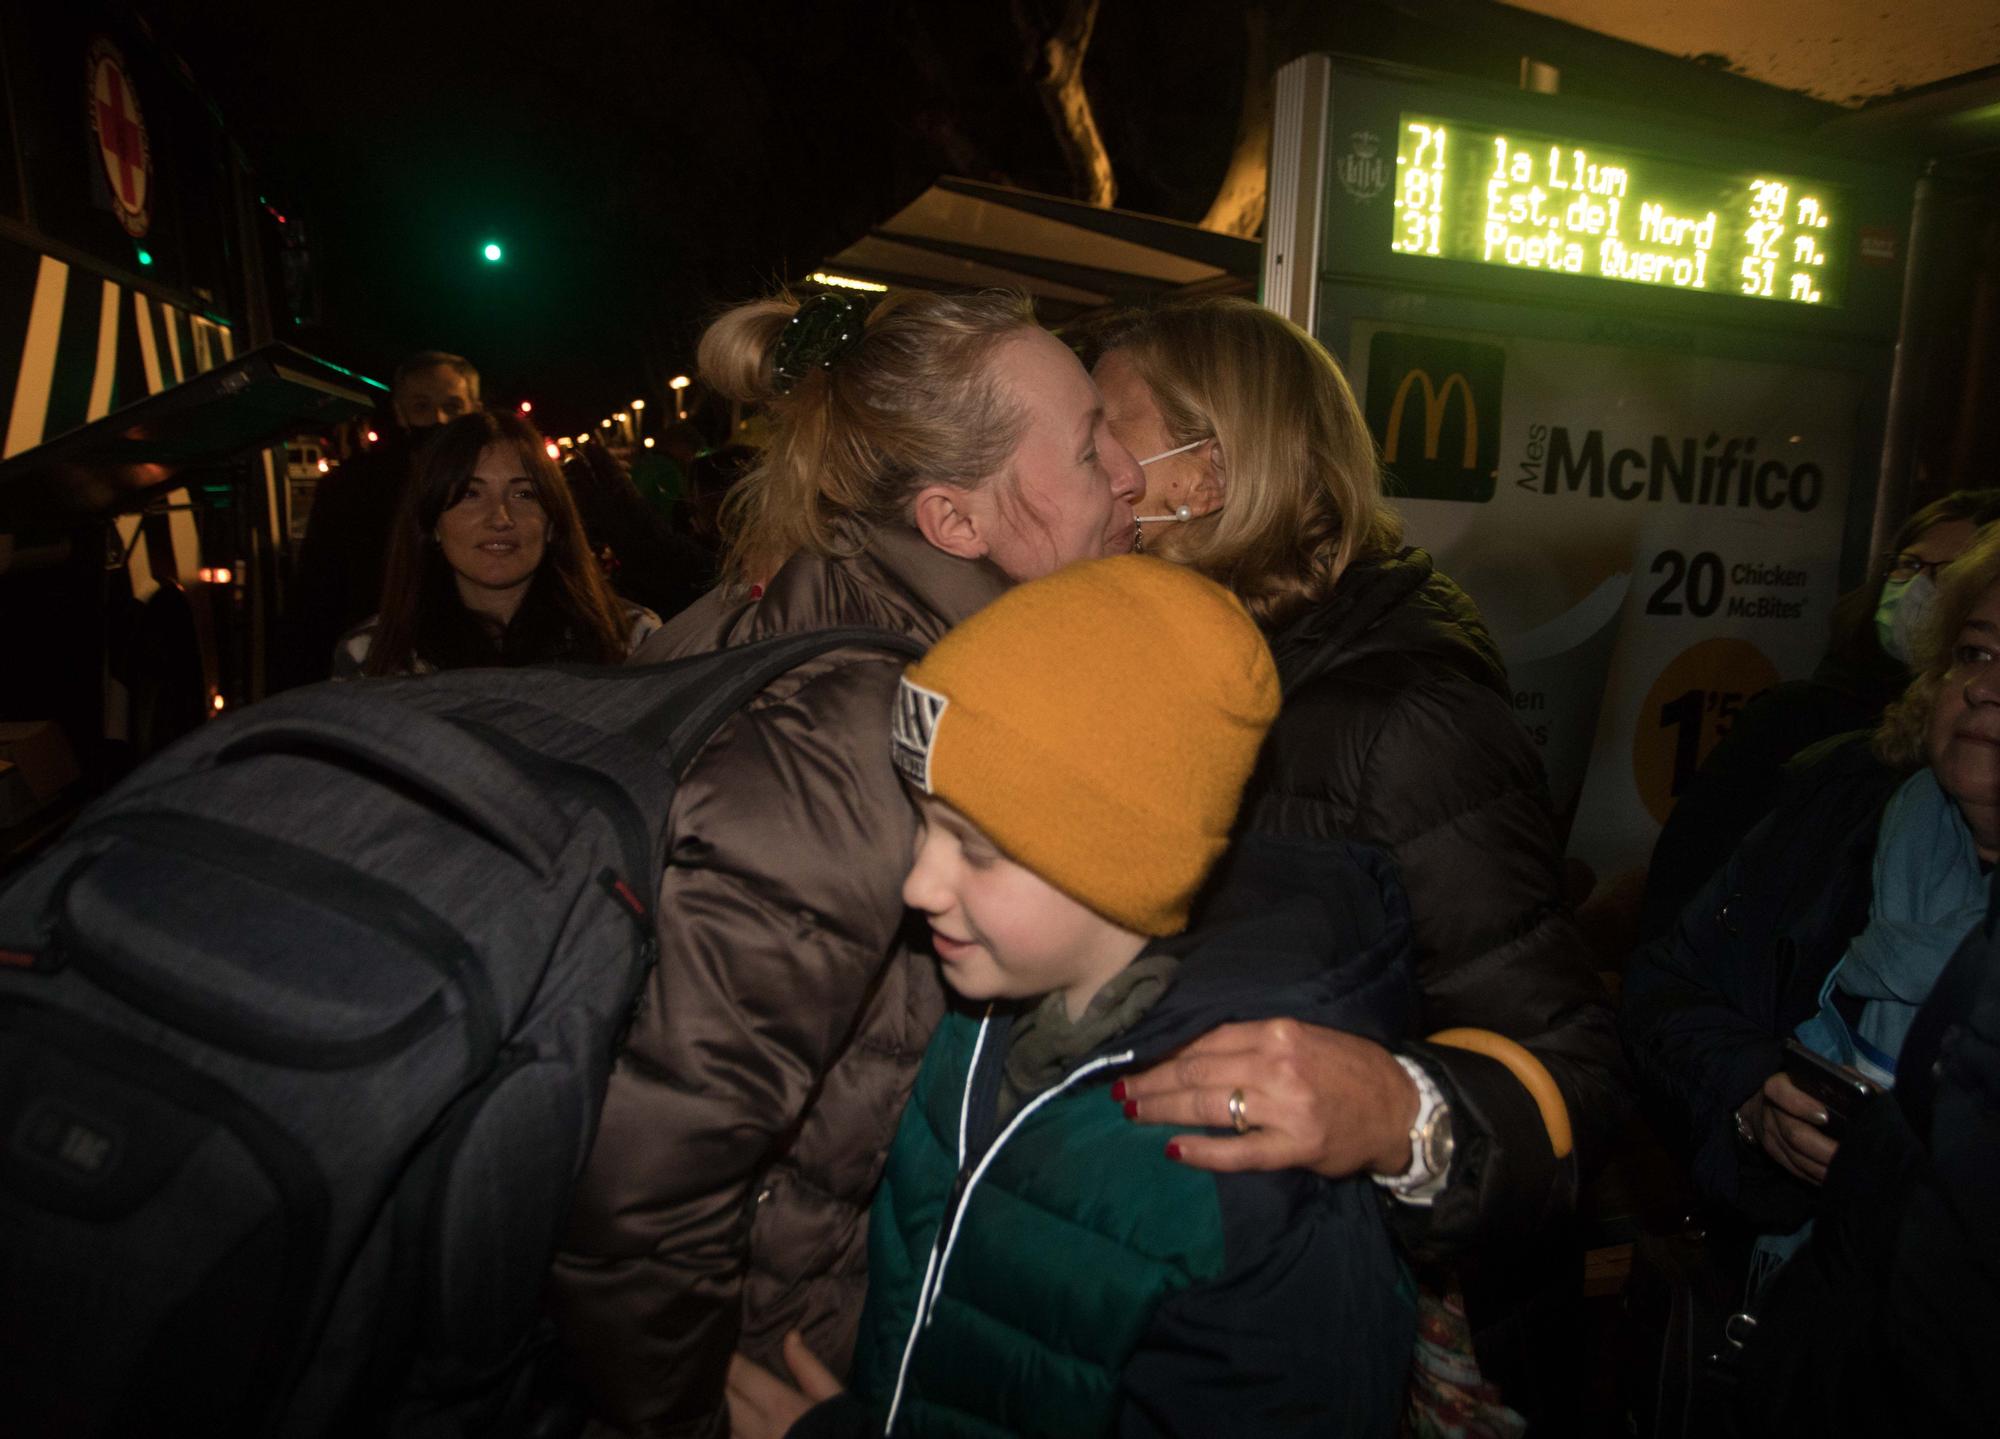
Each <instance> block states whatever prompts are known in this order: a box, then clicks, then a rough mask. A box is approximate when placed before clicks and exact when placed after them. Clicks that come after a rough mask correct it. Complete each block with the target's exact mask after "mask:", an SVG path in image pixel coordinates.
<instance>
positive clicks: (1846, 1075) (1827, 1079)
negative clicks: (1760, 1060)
mask: <svg viewBox="0 0 2000 1439" xmlns="http://www.w3.org/2000/svg"><path fill="white" fill-rule="evenodd" d="M1785 1077H1786V1078H1787V1079H1789V1080H1791V1081H1792V1083H1793V1084H1795V1085H1797V1086H1798V1087H1799V1088H1800V1089H1802V1090H1804V1091H1805V1092H1806V1093H1807V1094H1810V1095H1811V1096H1812V1097H1813V1098H1814V1099H1817V1100H1818V1101H1819V1102H1820V1103H1821V1104H1824V1105H1825V1106H1826V1113H1827V1120H1828V1123H1827V1130H1828V1132H1829V1133H1834V1132H1837V1131H1838V1130H1839V1129H1842V1128H1845V1121H1847V1120H1848V1119H1851V1118H1853V1116H1854V1111H1855V1110H1857V1109H1859V1108H1860V1107H1861V1104H1862V1102H1863V1101H1864V1100H1867V1099H1870V1098H1873V1097H1874V1096H1875V1095H1877V1094H1880V1093H1881V1092H1882V1091H1881V1090H1880V1089H1879V1088H1878V1087H1876V1086H1875V1085H1873V1084H1870V1083H1869V1082H1868V1081H1867V1080H1865V1079H1863V1078H1862V1077H1861V1076H1860V1075H1858V1074H1853V1073H1850V1072H1849V1071H1848V1070H1846V1069H1843V1068H1841V1066H1839V1065H1838V1064H1835V1063H1834V1062H1833V1061H1832V1060H1830V1059H1828V1058H1826V1056H1824V1055H1821V1054H1815V1053H1814V1052H1813V1051H1812V1050H1810V1049H1807V1048H1806V1047H1805V1046H1804V1045H1803V1044H1801V1043H1799V1042H1798V1041H1797V1040H1796V1039H1787V1040H1786V1041H1785Z"/></svg>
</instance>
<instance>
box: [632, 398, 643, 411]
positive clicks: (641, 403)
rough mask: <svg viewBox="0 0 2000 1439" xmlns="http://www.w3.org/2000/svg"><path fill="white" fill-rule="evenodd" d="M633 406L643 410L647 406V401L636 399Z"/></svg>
mask: <svg viewBox="0 0 2000 1439" xmlns="http://www.w3.org/2000/svg"><path fill="white" fill-rule="evenodd" d="M632 408H633V409H635V410H643V409H645V408H646V402H645V401H644V400H634V401H633V402H632Z"/></svg>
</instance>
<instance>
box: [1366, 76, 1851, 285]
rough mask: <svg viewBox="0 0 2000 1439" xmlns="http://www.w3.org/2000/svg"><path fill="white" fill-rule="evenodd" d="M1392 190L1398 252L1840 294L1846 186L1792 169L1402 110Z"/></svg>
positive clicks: (1633, 279) (1661, 281)
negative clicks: (1718, 162) (1723, 162)
mask: <svg viewBox="0 0 2000 1439" xmlns="http://www.w3.org/2000/svg"><path fill="white" fill-rule="evenodd" d="M1395 201H1396V203H1395V230H1394V234H1393V236H1392V237H1391V240H1390V244H1389V248H1390V249H1391V250H1393V251H1395V252H1396V253H1397V254H1401V255H1422V256H1436V257H1438V258H1440V259H1446V260H1469V261H1471V262H1473V263H1474V264H1481V265H1501V266H1506V267H1508V268H1511V269H1517V270H1542V271H1547V272H1549V273H1552V274H1558V275H1588V276H1592V277H1594V278H1596V279H1600V280H1619V281H1623V282H1625V283H1627V284H1635V285H1650V286H1652V287H1653V288H1655V289H1663V290H1701V291H1705V292H1707V293H1709V294H1716V295H1738V296H1743V297H1745V298H1752V299H1762V300H1786V301H1790V302H1792V303H1794V304H1800V305H1823V306H1837V305H1839V304H1840V302H1841V292H1842V280H1843V277H1844V273H1845V251H1846V246H1847V245H1848V243H1849V237H1848V233H1847V229H1848V216H1847V203H1846V198H1845V196H1844V194H1843V193H1842V191H1841V189H1840V187H1838V186H1835V185H1827V184H1822V183H1820V182H1818V181H1813V180H1806V179H1802V178H1800V177H1799V176H1796V175H1783V174H1777V173H1774V172H1771V171H1742V170H1723V169H1718V168H1715V167H1712V166H1702V165H1694V164H1686V163H1683V162H1681V161H1678V160H1666V159H1661V158H1659V157H1657V156H1653V155H1647V154H1642V153H1639V152H1636V151H1630V150H1610V149H1606V148H1605V147H1603V146H1601V145H1590V144H1583V143H1579V142H1577V141H1576V140H1573V139H1562V138H1559V137H1557V136H1553V135H1538V134H1532V133H1529V132H1526V131H1518V130H1507V131H1501V130H1494V129H1490V128H1487V127H1483V126H1479V125H1470V124H1462V123H1460V122H1458V121H1456V120H1440V119H1434V118H1431V117H1427V116H1420V115H1409V114H1406V115H1404V116H1403V117H1402V125H1401V129H1400V130H1399V132H1398V136H1397V144H1396V194H1395Z"/></svg>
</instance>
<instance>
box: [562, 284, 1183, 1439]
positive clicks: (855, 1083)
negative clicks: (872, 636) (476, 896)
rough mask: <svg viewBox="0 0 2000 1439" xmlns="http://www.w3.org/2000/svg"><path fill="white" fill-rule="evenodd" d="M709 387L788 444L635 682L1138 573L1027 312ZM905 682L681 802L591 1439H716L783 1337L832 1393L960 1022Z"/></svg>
mask: <svg viewBox="0 0 2000 1439" xmlns="http://www.w3.org/2000/svg"><path fill="white" fill-rule="evenodd" d="M700 366H701V373H702V377H703V379H704V380H705V381H706V382H707V383H708V384H709V385H711V386H713V387H714V388H715V389H717V390H718V391H720V392H721V393H723V394H725V395H728V396H730V397H732V398H735V399H738V400H743V401H751V402H757V403H761V404H763V405H765V406H767V407H768V409H769V412H770V414H771V417H772V419H773V422H774V434H773V438H772V441H771V443H770V445H769V446H768V447H767V448H766V449H765V450H764V451H763V453H762V455H761V456H760V457H759V458H758V460H757V461H756V462H755V464H754V465H753V467H752V468H751V469H750V471H749V472H748V473H747V474H746V475H745V476H744V477H743V478H742V479H741V480H740V481H738V482H737V484H736V485H735V486H734V487H733V489H732V493H731V495H730V498H729V501H728V504H727V507H726V509H725V518H724V529H725V537H726V542H727V547H726V551H725V557H724V561H723V572H724V577H723V581H722V583H721V585H720V586H719V587H718V588H717V589H715V590H714V591H713V592H711V593H710V594H709V595H708V596H707V597H706V598H704V599H702V600H700V601H698V602H697V603H696V604H695V605H694V606H693V607H692V608H691V609H689V610H688V611H686V612H684V613H683V614H681V615H680V616H678V617H677V618H676V619H675V620H673V621H672V622H671V623H669V625H668V626H667V627H666V628H665V629H664V630H662V631H661V632H660V633H659V634H658V635H656V636H655V637H654V639H653V640H652V641H649V642H648V644H647V645H646V646H645V647H644V648H643V649H642V650H641V651H640V653H639V655H638V658H639V659H640V660H641V661H648V660H665V659H670V658H675V657H679V656H682V655H689V654H696V653H701V652H705V651H710V650H714V649H719V648H723V647H726V646H731V645H740V644H747V643H750V642H752V641H756V640H761V639H765V638H768V637H771V636H776V635H782V634H790V633H799V632H804V631H810V630H820V629H828V628H833V627H839V626H856V625H865V626H871V627H875V628H881V629H888V630H892V631H895V632H897V633H899V634H902V635H906V636H910V637H912V638H914V639H916V640H917V641H919V642H921V643H924V644H928V643H930V642H932V641H934V640H936V639H937V638H938V637H939V636H940V635H942V634H943V633H944V632H945V631H946V630H947V629H949V628H951V626H953V625H954V624H956V623H957V622H958V621H960V620H962V619H964V618H966V617H967V616H968V615H970V614H971V613H972V612H973V611H975V610H976V609H978V608H979V607H980V606H981V605H983V604H984V603H986V601H987V600H989V599H991V598H992V597H994V596H995V595H997V594H998V593H1000V592H1001V591H1002V589H1004V588H1005V587H1006V586H1007V585H1008V584H1009V583H1010V582H1012V581H1019V580H1026V579H1032V578H1035V577H1038V576H1040V575H1044V574H1048V573H1050V572H1052V571H1053V570H1055V569H1057V568H1059V567H1061V566H1062V565H1064V564H1067V563H1069V562H1070V561H1072V560H1078V559H1086V558H1094V557H1097V556H1101V555H1106V554H1114V553H1119V552H1122V551H1126V550H1129V549H1131V547H1132V545H1133V540H1134V535H1135V533H1136V529H1135V526H1134V524H1133V509H1132V506H1133V502H1134V501H1135V500H1136V499H1137V498H1138V496H1139V493H1140V490H1141V488H1142V485H1143V482H1142V477H1141V475H1140V472H1139V469H1138V467H1137V465H1136V464H1134V463H1133V460H1132V457H1131V456H1130V455H1129V454H1128V453H1127V452H1126V451H1125V449H1124V448H1123V447H1122V446H1121V445H1120V444H1119V443H1118V442H1117V441H1116V440H1115V439H1114V438H1112V436H1111V434H1110V433H1109V430H1108V428H1107V426H1106V424H1105V420H1104V410H1103V404H1102V401H1101V400H1100V399H1099V397H1098V394H1097V390H1096V387H1095V386H1094V385H1093V384H1092V383H1091V380H1090V377H1089V375H1088V374H1087V373H1086V372H1085V371H1084V369H1083V367H1082V365H1081V364H1080V363H1079V362H1078V361H1077V359H1076V357H1075V356H1074V355H1073V354H1071V352H1070V351H1069V350H1068V349H1066V348H1065V347H1064V346H1063V345H1062V344H1061V343H1060V342H1059V341H1057V340H1056V339H1055V338H1054V337H1053V336H1051V335H1049V334H1048V333H1046V332H1045V331H1043V330H1042V329H1041V328H1040V327H1039V326H1038V325H1037V324H1036V323H1035V320H1034V317H1033V313H1032V311H1031V309H1030V308H1029V306H1028V304H1027V302H1026V301H1025V300H1024V299H1022V298H1021V297H1019V296H1014V295H1007V294H982V295H972V296H952V295H943V294H931V293H921V292H902V293H896V292H892V293H890V294H889V295H886V296H883V297H881V298H880V299H879V300H878V301H873V302H872V303H871V300H870V299H868V298H864V297H850V296H847V295H842V294H835V293H828V294H822V295H818V296H815V297H813V298H812V299H809V300H807V301H805V302H804V303H803V304H800V303H798V302H797V301H795V300H794V299H792V298H790V297H780V298H778V299H773V300H766V301H761V302H758V303H755V304H750V305H744V306H741V307H739V308H737V309H734V310H731V311H729V312H727V313H726V314H724V315H723V316H722V317H721V318H720V319H718V320H717V321H716V322H715V324H714V325H713V326H711V327H710V329H709V331H708V332H707V334H706V335H705V336H704V337H703V340H702V344H701V352H700ZM904 662H905V657H904V656H903V655H900V654H894V653H891V652H889V651H887V650H886V649H879V648H872V647H868V646H854V647H849V648H843V649H840V650H836V651H834V652H832V653H830V654H828V655H825V656H823V657H822V658H819V659H816V660H812V661H809V662H807V663H805V664H803V665H801V666H799V667H798V668H797V669H795V670H793V671H792V672H791V673H790V674H788V675H786V676H785V677H784V678H783V679H781V680H779V681H777V682H776V683H774V684H773V685H771V686H770V687H769V688H767V689H766V690H765V691H764V692H763V693H762V694H760V695H759V696H758V697H757V698H756V699H755V700H753V701H752V702H751V703H750V704H749V705H748V706H747V707H746V708H745V709H743V710H742V711H741V712H739V713H738V714H737V715H736V716H735V717H734V718H733V719H731V720H730V721H728V722H727V723H725V724H724V725H723V726H722V728H721V729H720V730H718V731H717V733H716V735H715V737H714V738H713V739H712V740H711V741H710V742H709V743H708V745H707V746H706V748H704V749H703V750H702V752H701V753H700V755H699V756H698V757H697V758H696V760H695V761H694V763H693V765H692V766H691V767H690V769H689V770H688V772H687V774H686V775H685V777H684V778H683V780H682V782H681V786H680V789H679V792H678V793H677V795H676V797H675V799H674V805H673V813H672V816H671V826H670V832H671V834H672V835H673V846H672V853H671V859H670V862H669V864H668V867H667V870H666V873H665V874H664V876H663V877H662V879H661V884H660V896H659V929H660V958H659V963H658V965H657V967H656V968H655V970H654V972H653V975H652V977H651V978H650V980H649V981H648V984H647V988H646V990H645V992H644V994H643V996H642V998H641V1001H640V1005H639V1007H638V1010H637V1016H636V1019H635V1021H634V1023H633V1026H632V1029H631V1031H630V1033H629V1034H628V1036H627V1038H626V1040H625V1044H624V1048H623V1051H622V1053H621V1055H620V1058H619V1061H618V1064H617V1066H616V1069H615V1071H614V1073H613V1075H612V1079H611V1083H610V1088H609V1091H608V1094H607V1097H606V1100H605V1104H604V1109H603V1115H602V1120H601V1123H600V1127H599V1130H598V1134H597V1139H596V1145H595V1148H594V1150H593V1152H592V1154H591V1158H590V1161H589V1163H588V1165H587V1167H586V1171H585V1174H584V1176H583V1180H582V1184H581V1188H580V1191H579V1194H578V1198H577V1202H576V1205H575V1209H574V1212H573V1214H572V1218H571V1221H570V1225H569V1228H568V1232H567V1234H566V1235H565V1237H564V1240H563V1245H562V1253H561V1254H560V1255H559V1257H558V1260H557V1264H556V1269H555V1275H554V1283H553V1302H554V1308H555V1311H556V1314H557V1318H558V1322H559V1324H560V1326H561V1328H562V1330H563V1332H564V1338H565V1341H566V1344H567V1347H568V1349H569V1351H570V1354H571V1356H572V1359H573V1362H574V1366H575V1368H576V1370H577V1372H578V1373H579V1374H580V1376H581V1377H582V1379H583V1380H584V1383H585V1385H586V1388H587V1389H588V1391H589V1395H590V1398H591V1401H592V1407H593V1409H594V1411H595V1414H596V1417H597V1419H598V1421H599V1423H600V1425H601V1426H603V1427H602V1428H601V1430H600V1432H623V1433H628V1434H634V1435H668V1434H672V1435H684V1434H685V1435H693V1434H709V1433H721V1432H723V1431H724V1429H725V1428H726V1424H727V1420H726V1416H725V1413H724V1406H723V1382H724V1375H725V1372H726V1370H727V1368H728V1364H729V1360H730V1357H731V1355H732V1354H733V1353H735V1352H737V1351H738V1350H739V1349H740V1350H741V1352H743V1353H744V1354H745V1355H747V1356H748V1357H749V1358H751V1359H753V1360H756V1361H758V1362H760V1363H762V1364H764V1365H765V1366H767V1367H772V1368H776V1367H778V1361H779V1344H780V1341H781V1339H782V1338H783V1336H784V1335H785V1333H786V1332H787V1331H788V1330H793V1329H797V1330H800V1331H801V1332H802V1333H803V1335H804V1338H805V1340H806V1342H807V1343H808V1344H809V1345H810V1346H811V1347H812V1348H813V1349H814V1350H815V1351H816V1352H818V1353H819V1354H820V1355H822V1356H824V1357H825V1358H826V1359H827V1360H828V1361H829V1362H831V1363H832V1364H833V1365H834V1366H835V1367H836V1368H844V1367H845V1365H846V1363H847V1360H848V1355H849V1352H850V1351H851V1348H852V1345H853V1340H854V1330H855V1325H856V1323H857V1322H858V1319H859V1314H860V1308H861V1299H862V1293H863V1289H864V1286H865V1281H866V1274H867V1254H866V1238H865V1236H866V1215H867V1206H868V1201H869V1198H870V1196H871V1195H872V1193H873V1191H874V1188H875V1183H876V1180H877V1178H878V1176H879V1171H880V1166H881V1163H882V1159H883V1156H884V1155H885V1153H886V1152H887V1149H888V1146H889V1141H890V1139H891V1137H892V1136H893V1135H894V1133H895V1129H896V1122H897V1117H898V1115H899V1113H900V1112H901V1109H902V1106H903V1101H904V1099H905V1098H906V1096H907V1095H908V1093H909V1090H910V1086H911V1084H912V1082H913V1081H914V1079H915V1075H916V1068H917V1062H918V1059H919V1058H920V1056H921V1055H922V1053H923V1049H924V1045H925V1043H926V1042H927V1041H928V1039H929V1038H930V1033H931V1030H932V1028H933V1027H934V1026H935V1024H936V1023H937V1020H938V1018H939V1017H940V1015H941V1014H942V1012H943V992H942V989H941V987H940V984H939V981H938V978H937V975H936V973H935V966H934V962H933V960H932V958H931V956H930V953H929V951H928V949H927V948H926V947H924V945H923V943H922V940H921V937H913V935H912V933H911V931H910V929H909V928H908V926H907V925H906V923H905V913H904V908H903V903H902V899H901V897H900V890H901V885H902V879H903V875H904V872H905V871H906V870H907V869H908V868H909V860H910V853H911V846H912V843H913V841H914V838H915V821H914V817H913V813H912V811H911V808H910V805H909V802H908V800H907V799H906V798H905V797H904V795H903V793H902V790H901V788H900V786H899V784H898V781H897V778H896V771H895V768H894V766H893V764H892V763H891V758H890V750H889V746H888V744H887V743H886V742H885V741H884V738H883V735H884V719H885V716H887V715H888V714H889V712H890V706H891V701H892V700H893V698H894V696H895V693H896V685H897V680H898V677H899V675H900V674H901V671H902V668H903V664H904Z"/></svg>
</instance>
